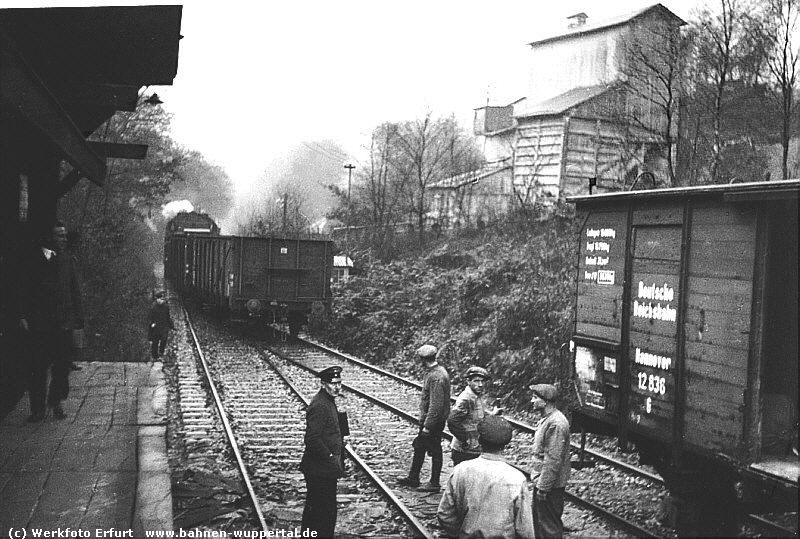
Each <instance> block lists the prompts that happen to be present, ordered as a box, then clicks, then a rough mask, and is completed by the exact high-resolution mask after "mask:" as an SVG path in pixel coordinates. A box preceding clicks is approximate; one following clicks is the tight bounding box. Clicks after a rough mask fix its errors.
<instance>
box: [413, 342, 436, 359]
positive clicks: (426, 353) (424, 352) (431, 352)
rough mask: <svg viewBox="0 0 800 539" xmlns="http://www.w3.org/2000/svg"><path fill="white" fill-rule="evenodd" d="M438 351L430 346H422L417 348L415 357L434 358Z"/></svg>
mask: <svg viewBox="0 0 800 539" xmlns="http://www.w3.org/2000/svg"><path fill="white" fill-rule="evenodd" d="M437 352H438V350H437V349H436V347H435V346H433V345H432V344H424V345H422V346H420V347H419V348H417V355H418V356H419V357H436V353H437Z"/></svg>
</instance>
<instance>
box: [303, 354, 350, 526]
mask: <svg viewBox="0 0 800 539" xmlns="http://www.w3.org/2000/svg"><path fill="white" fill-rule="evenodd" d="M319 379H320V384H321V386H322V387H321V388H320V390H319V392H318V393H317V394H316V395H315V396H314V398H313V399H312V400H311V404H309V405H308V410H306V434H305V451H304V452H303V459H302V460H301V461H300V470H301V471H302V472H303V476H304V477H305V480H306V504H305V507H304V508H303V523H302V528H303V530H306V529H308V530H309V531H312V532H316V533H317V535H316V537H333V531H334V529H335V528H336V482H337V480H338V479H339V478H340V477H342V476H343V475H344V460H343V453H344V440H343V438H342V431H341V428H340V427H339V411H338V410H337V408H336V400H335V399H336V397H338V396H339V392H340V391H341V390H342V368H341V367H338V366H334V367H328V368H327V369H325V370H323V371H322V372H320V373H319Z"/></svg>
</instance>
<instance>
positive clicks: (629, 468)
mask: <svg viewBox="0 0 800 539" xmlns="http://www.w3.org/2000/svg"><path fill="white" fill-rule="evenodd" d="M296 339H297V340H298V341H300V342H303V343H307V344H309V345H310V346H312V347H314V348H317V349H319V350H322V351H324V352H326V353H328V354H332V355H334V356H337V357H340V358H342V359H346V360H347V361H352V362H353V363H355V364H357V365H358V366H360V367H362V368H364V369H367V370H369V371H372V372H374V373H377V374H380V375H383V376H387V377H389V378H391V379H393V380H396V381H398V382H401V383H403V384H406V385H408V386H409V387H413V388H415V389H418V390H421V389H422V384H420V383H419V382H418V381H416V380H412V379H410V378H406V377H403V376H400V375H398V374H395V373H393V372H390V371H387V370H385V369H382V368H380V367H376V366H375V365H370V364H369V363H367V362H365V361H364V360H362V359H359V358H357V357H353V356H351V355H349V354H345V353H344V352H340V351H339V350H335V349H333V348H330V347H328V346H325V345H324V344H321V343H318V342H316V341H311V340H309V339H303V338H300V337H296ZM455 400H456V399H455V397H450V401H451V402H455ZM503 417H504V418H505V419H506V421H508V422H509V423H511V425H512V426H513V427H514V428H516V429H517V430H520V431H522V432H527V433H529V434H534V433H536V427H534V426H533V425H530V424H528V423H525V422H524V421H520V420H519V419H514V418H513V417H509V416H507V415H505V414H504V415H503ZM570 447H572V448H573V449H576V450H578V451H580V450H581V447H580V445H578V444H576V443H574V442H570ZM583 451H584V452H585V453H587V454H588V455H589V456H591V457H593V458H595V459H597V460H600V461H603V462H606V463H608V464H610V465H612V466H615V467H617V468H622V469H623V470H625V471H626V472H629V473H632V474H634V475H638V476H639V477H642V478H644V479H647V480H648V481H652V482H653V483H655V484H657V485H663V484H664V480H663V479H662V478H661V477H660V476H658V475H656V474H653V473H651V472H649V471H647V470H644V469H642V468H639V467H637V466H634V465H632V464H628V463H627V462H623V461H621V460H618V459H615V458H614V457H612V456H610V455H605V454H603V453H600V452H598V451H595V450H592V449H586V448H584V449H583Z"/></svg>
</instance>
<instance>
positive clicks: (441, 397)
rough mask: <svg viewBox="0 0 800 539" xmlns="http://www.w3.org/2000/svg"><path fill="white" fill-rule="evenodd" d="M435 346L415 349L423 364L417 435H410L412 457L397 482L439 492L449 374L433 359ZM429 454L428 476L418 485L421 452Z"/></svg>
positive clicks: (447, 408) (423, 460) (435, 350)
mask: <svg viewBox="0 0 800 539" xmlns="http://www.w3.org/2000/svg"><path fill="white" fill-rule="evenodd" d="M437 352H438V350H437V349H436V347H435V346H433V345H430V344H426V345H424V346H421V347H420V348H419V349H418V350H417V357H419V358H420V360H421V361H422V362H423V363H424V364H425V370H426V373H425V379H424V380H423V382H422V396H421V397H420V401H419V424H420V429H419V435H418V436H417V437H416V438H415V439H414V442H413V447H414V457H413V458H412V461H411V470H410V471H409V472H408V475H407V476H402V477H398V478H397V482H398V483H400V484H401V485H406V486H411V487H418V488H419V490H422V491H426V492H439V490H441V486H440V485H439V476H440V475H441V473H442V462H443V458H442V431H443V430H444V426H445V423H446V422H447V416H448V415H450V376H449V375H448V374H447V370H446V369H445V368H444V367H442V366H441V365H439V364H438V363H437V362H436V354H437ZM426 453H427V454H429V455H430V456H431V480H430V482H428V483H426V484H425V485H422V486H420V484H419V474H420V472H421V471H422V464H423V463H424V462H425V454H426Z"/></svg>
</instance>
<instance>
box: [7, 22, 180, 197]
mask: <svg viewBox="0 0 800 539" xmlns="http://www.w3.org/2000/svg"><path fill="white" fill-rule="evenodd" d="M181 10H182V7H181V6H126V7H81V8H76V7H64V8H61V7H59V8H36V9H27V8H19V9H0V112H2V113H3V114H4V115H6V114H7V115H9V117H11V118H14V119H16V120H18V121H19V122H21V125H25V126H28V127H31V128H33V129H34V130H35V131H37V132H39V133H40V134H42V135H43V136H44V137H45V138H46V139H47V140H48V141H49V142H51V143H52V144H53V145H54V146H55V148H57V151H59V152H60V153H61V154H62V155H63V157H64V159H66V160H67V161H69V162H70V163H71V164H72V165H73V166H74V167H75V168H76V169H78V170H80V172H81V175H82V176H84V177H86V178H88V179H89V180H91V181H93V182H95V183H97V184H101V183H102V182H103V178H104V175H105V158H106V157H135V155H134V154H137V153H139V152H140V151H141V148H142V147H139V148H137V147H136V146H138V145H111V144H101V143H90V142H88V141H86V140H85V139H86V137H88V136H89V135H90V134H92V132H94V130H95V129H97V127H99V126H100V125H101V124H102V123H103V122H105V121H106V120H107V119H108V118H110V117H111V116H112V115H113V114H114V113H115V112H116V111H118V110H119V111H133V110H135V108H136V104H137V100H138V95H139V90H140V88H141V87H143V86H150V85H171V84H172V81H173V79H174V78H175V75H176V73H177V68H178V43H179V41H180V39H181V35H180V23H181Z"/></svg>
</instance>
